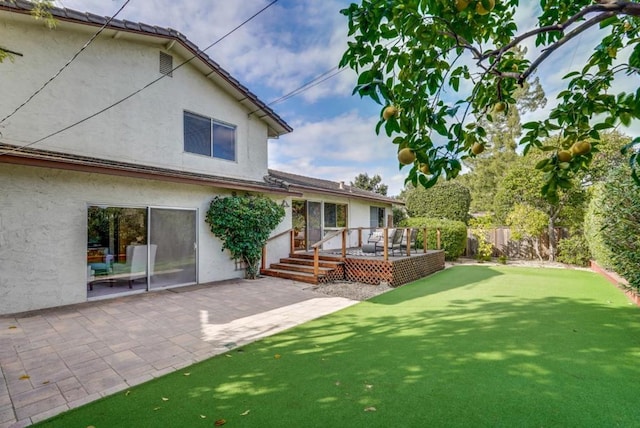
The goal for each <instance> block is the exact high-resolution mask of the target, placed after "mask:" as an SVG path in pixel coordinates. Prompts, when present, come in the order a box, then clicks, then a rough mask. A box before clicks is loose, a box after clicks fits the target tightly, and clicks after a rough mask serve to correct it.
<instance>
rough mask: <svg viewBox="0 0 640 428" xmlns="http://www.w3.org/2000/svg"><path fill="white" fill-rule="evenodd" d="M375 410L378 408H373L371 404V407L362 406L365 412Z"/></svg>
mask: <svg viewBox="0 0 640 428" xmlns="http://www.w3.org/2000/svg"><path fill="white" fill-rule="evenodd" d="M376 410H378V409H376V408H375V407H373V406H371V407H365V408H364V411H365V412H375V411H376Z"/></svg>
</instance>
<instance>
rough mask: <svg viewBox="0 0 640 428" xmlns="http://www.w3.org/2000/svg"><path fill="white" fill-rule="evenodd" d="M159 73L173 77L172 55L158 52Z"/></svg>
mask: <svg viewBox="0 0 640 428" xmlns="http://www.w3.org/2000/svg"><path fill="white" fill-rule="evenodd" d="M160 74H164V75H165V76H169V77H173V57H172V56H171V55H169V54H166V53H164V52H160Z"/></svg>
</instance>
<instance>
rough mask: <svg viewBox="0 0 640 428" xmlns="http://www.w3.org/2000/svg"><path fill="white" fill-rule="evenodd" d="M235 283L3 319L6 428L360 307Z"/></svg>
mask: <svg viewBox="0 0 640 428" xmlns="http://www.w3.org/2000/svg"><path fill="white" fill-rule="evenodd" d="M309 287H310V286H309V284H304V283H299V282H294V281H287V280H280V279H276V278H261V279H259V280H256V281H247V280H234V281H226V282H223V283H215V284H211V285H209V286H202V285H201V286H193V287H185V288H177V289H173V290H164V291H159V292H152V293H145V294H138V295H134V296H127V297H120V298H116V299H111V300H101V301H96V302H89V303H85V304H79V305H74V306H70V307H65V308H59V309H47V310H41V311H36V312H32V313H28V314H21V315H18V316H13V317H11V316H5V317H0V369H1V370H0V428H7V427H22V426H28V425H30V424H32V423H35V422H38V421H41V420H43V419H46V418H48V417H51V416H54V415H56V414H59V413H61V412H64V411H65V410H68V409H71V408H74V407H78V406H81V405H83V404H86V403H88V402H90V401H93V400H96V399H98V398H100V397H103V396H105V395H109V394H113V393H115V392H118V391H122V390H124V389H126V388H128V387H130V386H133V385H137V384H140V383H142V382H146V381H148V380H150V379H153V378H154V377H158V376H162V375H164V374H166V373H169V372H172V371H175V370H179V369H181V368H184V367H185V366H188V365H190V364H193V363H195V362H198V361H202V360H204V359H207V358H209V357H212V356H214V355H217V354H221V353H224V352H226V351H228V350H229V349H231V348H233V347H236V346H241V345H243V344H246V343H248V342H252V341H255V340H257V339H259V338H261V337H265V336H268V335H272V334H275V333H277V332H279V331H282V330H285V329H288V328H290V327H293V326H296V325H298V324H301V323H303V322H305V321H308V320H311V319H314V318H317V317H320V316H322V315H326V314H329V313H331V312H335V311H337V310H339V309H342V308H345V307H347V306H351V305H353V304H355V303H358V302H357V301H354V300H349V299H344V298H339V297H329V296H326V295H323V294H319V293H315V292H313V291H311V290H310V289H309Z"/></svg>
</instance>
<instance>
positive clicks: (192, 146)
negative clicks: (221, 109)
mask: <svg viewBox="0 0 640 428" xmlns="http://www.w3.org/2000/svg"><path fill="white" fill-rule="evenodd" d="M184 150H185V151H186V152H189V153H197V154H199V155H205V156H212V157H214V158H219V159H226V160H232V161H234V160H236V128H235V126H231V125H226V124H224V123H220V122H216V121H215V120H213V119H211V118H208V117H205V116H200V115H197V114H194V113H189V112H187V111H185V112H184Z"/></svg>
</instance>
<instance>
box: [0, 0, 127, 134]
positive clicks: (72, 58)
mask: <svg viewBox="0 0 640 428" xmlns="http://www.w3.org/2000/svg"><path fill="white" fill-rule="evenodd" d="M130 1H131V0H127V1H125V2H124V4H123V5H122V7H120V9H118V11H117V12H116V13H115V14H113V15H112V16H110V17H109V19H107V21H106V22H105V23H104V25H102V27H100V29H99V30H98V31H97V32H96V33H95V34H94V35H93V36H92V37H91V38H90V39H89V40H88V41H87V42H86V43H85V44H84V46H82V47H81V48H80V50H79V51H78V52H76V53H75V54H74V55H73V56H72V57H71V59H70V60H69V61H67V63H66V64H65V65H63V66H62V68H61V69H60V70H58V71H57V73H55V74H54V75H53V76H51V78H50V79H49V80H47V81H46V82H45V83H44V84H43V85H42V86H41V87H40V88H39V89H37V90H36V91H35V92H34V93H33V94H31V96H30V97H29V98H27V99H26V100H25V101H24V102H23V103H22V104H20V105H19V106H18V107H16V109H15V110H13V111H12V112H11V113H9V114H8V115H7V116H5V117H4V118H3V119H2V120H0V125H2V124H3V123H4V122H5V121H6V120H7V119H9V118H10V117H11V116H13V115H14V114H16V113H17V112H18V111H19V110H20V109H22V108H23V107H24V106H26V105H27V104H28V103H29V102H30V101H31V100H32V99H34V98H35V97H36V96H37V95H38V94H39V93H40V92H42V90H43V89H44V88H46V87H47V85H49V83H51V82H53V81H54V80H55V79H56V78H57V77H58V76H59V75H60V74H61V73H62V72H63V71H64V69H65V68H67V67H68V66H69V65H71V63H72V62H73V61H75V59H76V58H78V56H79V55H80V54H81V53H82V52H83V51H84V50H85V49H86V48H87V47H89V45H90V44H91V43H93V41H94V40H95V39H96V37H98V36H99V35H100V34H101V33H102V32H103V31H104V29H105V28H106V27H107V25H109V24H110V23H111V21H113V20H114V19H115V17H116V16H118V15H119V14H120V12H122V10H123V9H124V8H125V7H126V6H127V5H128V4H129V2H130Z"/></svg>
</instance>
